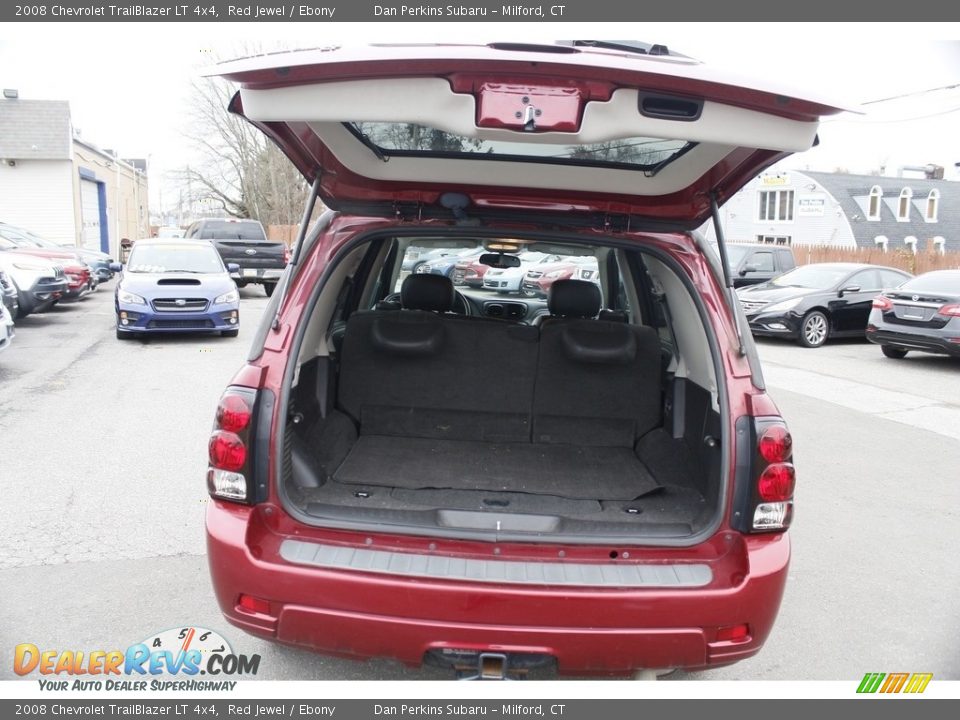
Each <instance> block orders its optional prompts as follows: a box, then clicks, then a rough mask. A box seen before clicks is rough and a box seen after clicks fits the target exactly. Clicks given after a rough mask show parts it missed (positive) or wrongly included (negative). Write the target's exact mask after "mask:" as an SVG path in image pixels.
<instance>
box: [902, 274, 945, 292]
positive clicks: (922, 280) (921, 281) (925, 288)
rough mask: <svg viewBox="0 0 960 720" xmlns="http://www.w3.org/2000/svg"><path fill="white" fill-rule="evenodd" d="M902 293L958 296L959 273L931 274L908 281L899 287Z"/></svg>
mask: <svg viewBox="0 0 960 720" xmlns="http://www.w3.org/2000/svg"><path fill="white" fill-rule="evenodd" d="M899 289H900V290H902V291H904V292H921V293H940V294H943V295H960V271H956V270H954V271H950V270H945V271H942V272H932V273H927V274H925V275H921V276H920V277H915V278H913V279H912V280H908V281H907V282H905V283H904V284H903V285H901V286H900V288H899Z"/></svg>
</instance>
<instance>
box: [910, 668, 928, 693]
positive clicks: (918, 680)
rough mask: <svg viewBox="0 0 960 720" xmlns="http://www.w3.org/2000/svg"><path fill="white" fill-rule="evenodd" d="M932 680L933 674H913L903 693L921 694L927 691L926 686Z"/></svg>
mask: <svg viewBox="0 0 960 720" xmlns="http://www.w3.org/2000/svg"><path fill="white" fill-rule="evenodd" d="M932 678H933V673H914V674H913V675H911V676H910V682H908V683H907V687H906V688H905V689H904V692H905V693H922V692H923V691H924V690H926V689H927V685H929V684H930V680H931V679H932Z"/></svg>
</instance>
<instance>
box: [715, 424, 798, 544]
mask: <svg viewBox="0 0 960 720" xmlns="http://www.w3.org/2000/svg"><path fill="white" fill-rule="evenodd" d="M736 451H737V474H736V482H735V485H734V488H735V489H734V505H733V510H734V511H733V516H732V522H731V524H732V525H733V527H735V528H736V529H738V530H741V531H743V532H782V531H784V530H786V529H787V528H788V527H789V526H790V521H791V520H792V519H793V491H794V486H795V484H796V470H795V469H794V467H793V462H792V460H793V438H792V437H791V436H790V431H789V430H787V426H786V425H785V424H784V422H783V419H782V418H779V417H757V418H751V417H742V418H740V419H739V420H738V421H737V448H736Z"/></svg>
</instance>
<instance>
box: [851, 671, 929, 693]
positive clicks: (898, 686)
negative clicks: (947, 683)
mask: <svg viewBox="0 0 960 720" xmlns="http://www.w3.org/2000/svg"><path fill="white" fill-rule="evenodd" d="M932 679H933V673H890V674H889V675H888V674H886V673H867V674H866V675H864V676H863V680H861V681H860V686H859V687H858V688H857V692H858V693H875V692H877V691H878V690H879V691H880V692H881V693H888V694H890V693H899V692H901V691H902V692H904V693H922V692H923V691H924V690H926V689H927V685H929V684H930V681H931V680H932Z"/></svg>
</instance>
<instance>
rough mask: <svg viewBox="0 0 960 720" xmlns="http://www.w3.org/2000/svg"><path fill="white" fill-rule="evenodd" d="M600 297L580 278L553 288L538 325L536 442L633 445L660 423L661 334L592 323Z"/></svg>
mask: <svg viewBox="0 0 960 720" xmlns="http://www.w3.org/2000/svg"><path fill="white" fill-rule="evenodd" d="M600 302H601V299H600V292H599V289H598V288H597V287H596V286H595V285H593V284H592V283H588V282H584V281H582V280H562V281H557V282H556V283H554V285H553V286H552V287H551V294H550V300H549V305H550V312H551V316H550V317H549V318H548V319H547V320H545V321H544V322H543V323H542V325H541V327H540V354H539V361H538V365H537V380H536V387H535V392H534V401H533V435H532V437H533V442H536V443H562V444H570V445H585V446H614V447H632V446H633V445H634V443H635V442H636V440H637V439H638V438H639V437H641V436H642V435H644V434H645V433H646V432H648V431H649V430H651V429H653V428H655V427H657V426H659V425H660V424H661V411H660V408H661V398H660V341H659V338H658V336H657V333H656V331H655V330H654V329H653V328H649V327H639V326H636V325H629V324H625V323H623V322H608V321H603V320H594V319H592V318H594V317H596V316H597V315H598V314H599V313H600Z"/></svg>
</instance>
